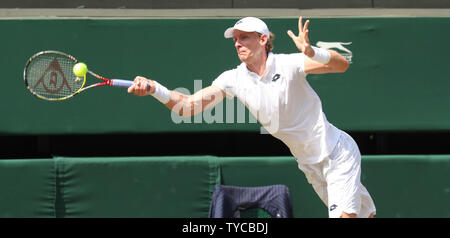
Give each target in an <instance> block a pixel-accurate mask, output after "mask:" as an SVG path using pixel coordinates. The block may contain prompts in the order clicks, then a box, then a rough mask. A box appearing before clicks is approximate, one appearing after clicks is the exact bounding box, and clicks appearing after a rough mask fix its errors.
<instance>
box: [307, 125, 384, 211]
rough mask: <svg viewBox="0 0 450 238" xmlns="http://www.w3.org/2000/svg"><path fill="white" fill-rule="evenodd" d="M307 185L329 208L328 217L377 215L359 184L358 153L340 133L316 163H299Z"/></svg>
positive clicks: (345, 134)
mask: <svg viewBox="0 0 450 238" xmlns="http://www.w3.org/2000/svg"><path fill="white" fill-rule="evenodd" d="M298 167H299V169H300V170H302V171H303V172H304V173H305V176H306V179H307V180H308V183H310V184H311V185H312V186H313V188H314V191H316V193H317V194H318V195H319V197H320V199H322V201H323V202H324V203H325V205H326V206H327V207H328V216H329V217H330V218H338V217H340V216H341V215H342V212H345V213H355V214H357V217H368V216H369V215H370V214H372V213H373V214H374V215H375V212H376V209H375V204H374V202H373V200H372V198H371V197H370V194H369V192H368V191H367V189H366V188H365V187H364V186H363V185H362V184H361V153H360V152H359V149H358V145H357V144H356V142H355V141H354V140H353V138H352V137H351V136H349V135H348V134H347V133H345V132H342V133H341V136H340V138H339V141H338V143H337V145H336V147H335V148H334V150H333V152H332V153H331V154H330V156H328V157H327V158H325V159H324V160H323V161H322V162H320V163H317V164H300V163H299V164H298Z"/></svg>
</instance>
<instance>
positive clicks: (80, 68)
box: [73, 63, 88, 77]
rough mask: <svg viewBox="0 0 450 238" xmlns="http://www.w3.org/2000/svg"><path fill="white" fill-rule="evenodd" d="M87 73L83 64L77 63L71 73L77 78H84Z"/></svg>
mask: <svg viewBox="0 0 450 238" xmlns="http://www.w3.org/2000/svg"><path fill="white" fill-rule="evenodd" d="M87 71H88V68H87V65H86V64H85V63H77V64H75V65H74V66H73V73H74V74H75V75H76V76H78V77H84V76H85V75H86V73H87Z"/></svg>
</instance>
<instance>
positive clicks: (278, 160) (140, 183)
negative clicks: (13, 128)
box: [0, 155, 450, 218]
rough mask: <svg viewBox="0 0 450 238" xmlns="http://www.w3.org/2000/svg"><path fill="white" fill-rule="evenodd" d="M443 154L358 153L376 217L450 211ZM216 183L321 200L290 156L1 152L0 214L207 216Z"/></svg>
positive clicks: (304, 213)
mask: <svg viewBox="0 0 450 238" xmlns="http://www.w3.org/2000/svg"><path fill="white" fill-rule="evenodd" d="M449 174H450V155H436V156H427V155H415V156H412V155H398V156H363V159H362V178H361V179H362V182H363V184H364V185H365V186H366V187H367V189H368V190H369V192H370V193H371V195H372V197H373V199H374V201H375V203H376V206H377V210H378V211H377V217H450V207H449V206H448V201H449V200H450V180H449V179H448V176H449ZM217 184H225V185H235V186H263V185H271V184H285V185H286V186H288V188H289V189H290V192H291V196H292V201H293V208H294V216H295V217H299V218H302V217H327V216H328V213H327V208H326V207H325V205H323V204H322V202H321V201H320V199H319V198H318V197H317V196H316V194H315V193H314V191H313V189H312V187H311V186H310V185H309V184H308V183H307V182H306V178H305V177H304V175H303V173H302V172H301V171H300V170H298V168H297V164H296V162H295V160H294V159H293V157H232V158H231V157H214V156H185V157H183V156H180V157H103V158H101V157H93V158H90V157H89V158H88V157H86V158H73V157H56V158H51V159H50V158H49V159H23V160H17V159H14V160H0V191H1V192H0V217H177V218H187V217H200V218H201V217H208V214H209V206H210V202H211V196H212V193H213V190H214V186H215V185H217Z"/></svg>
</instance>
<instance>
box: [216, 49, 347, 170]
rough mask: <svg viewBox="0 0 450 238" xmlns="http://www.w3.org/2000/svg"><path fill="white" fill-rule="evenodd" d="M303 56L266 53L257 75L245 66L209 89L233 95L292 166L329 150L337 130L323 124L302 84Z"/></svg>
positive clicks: (318, 106) (305, 84) (227, 73)
mask: <svg viewBox="0 0 450 238" xmlns="http://www.w3.org/2000/svg"><path fill="white" fill-rule="evenodd" d="M306 75H307V74H306V73H305V70H304V55H303V54H302V53H296V54H273V53H269V55H268V58H267V61H266V70H265V72H264V74H263V75H262V76H259V75H257V74H256V73H254V72H251V71H249V70H248V69H247V66H246V64H245V63H242V64H240V65H239V66H238V67H236V68H235V69H232V70H228V71H225V72H223V73H222V74H221V75H220V76H219V77H218V78H217V79H215V80H214V82H213V83H212V85H214V86H217V87H219V88H221V89H222V90H224V91H225V93H226V95H227V98H230V99H231V98H233V97H235V96H236V97H237V98H239V100H241V102H242V103H243V104H244V105H246V107H247V108H248V109H249V111H250V112H251V113H252V114H253V116H254V117H255V118H256V119H258V121H259V122H260V123H261V125H262V126H264V128H265V129H266V130H267V131H268V132H270V133H271V134H272V135H273V136H274V137H276V138H278V139H280V140H281V141H283V142H284V143H285V144H286V145H287V146H288V147H289V149H290V151H291V153H292V154H293V155H294V157H295V158H296V159H297V162H298V163H302V164H314V163H319V162H321V161H322V160H323V159H324V158H325V157H327V156H328V155H329V154H331V152H332V151H333V149H334V147H335V145H336V143H337V141H338V139H339V135H340V133H341V130H339V129H338V128H336V127H335V126H333V125H332V124H331V123H329V122H328V121H327V119H326V117H325V114H324V113H323V111H322V102H321V101H320V98H319V96H318V95H317V94H316V92H315V91H314V90H313V89H312V88H311V86H310V85H309V83H308V81H306Z"/></svg>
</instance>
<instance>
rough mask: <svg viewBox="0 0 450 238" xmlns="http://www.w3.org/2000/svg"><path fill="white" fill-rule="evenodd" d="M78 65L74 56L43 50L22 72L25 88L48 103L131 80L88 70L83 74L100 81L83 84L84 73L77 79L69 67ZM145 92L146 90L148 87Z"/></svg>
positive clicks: (128, 83)
mask: <svg viewBox="0 0 450 238" xmlns="http://www.w3.org/2000/svg"><path fill="white" fill-rule="evenodd" d="M77 63H79V62H78V60H77V59H75V57H73V56H71V55H68V54H66V53H63V52H59V51H53V50H47V51H41V52H39V53H36V54H35V55H33V56H32V57H31V58H30V59H29V60H28V61H27V63H26V65H25V69H24V71H23V78H24V80H25V86H26V87H27V89H28V90H29V91H30V92H31V93H32V94H33V95H35V96H37V97H38V98H40V99H44V100H49V101H59V100H65V99H68V98H71V97H73V96H74V95H76V94H78V93H80V92H82V91H84V90H86V89H89V88H94V87H98V86H115V87H124V88H128V87H130V86H131V85H133V81H130V80H123V79H107V78H104V77H102V76H100V75H98V74H96V73H94V72H92V71H90V70H87V72H86V73H89V74H90V75H92V76H94V77H96V78H98V79H100V80H101V82H97V83H93V84H90V85H86V74H84V76H77V75H75V74H74V71H73V70H74V69H73V67H74V66H75V64H77ZM147 90H148V91H150V85H148V87H147Z"/></svg>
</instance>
